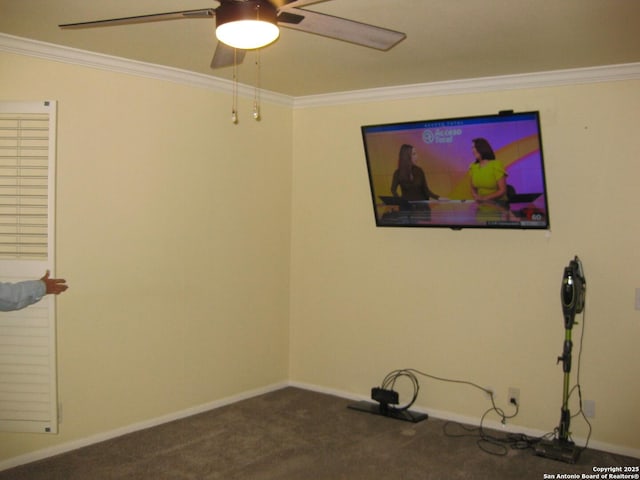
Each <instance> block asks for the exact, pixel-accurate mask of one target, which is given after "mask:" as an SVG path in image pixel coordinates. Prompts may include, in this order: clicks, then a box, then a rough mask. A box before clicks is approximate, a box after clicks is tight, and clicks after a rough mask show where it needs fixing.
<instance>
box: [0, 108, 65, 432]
mask: <svg viewBox="0 0 640 480" xmlns="http://www.w3.org/2000/svg"><path fill="white" fill-rule="evenodd" d="M55 133H56V104H55V102H51V101H47V102H0V281H2V282H16V281H21V280H33V279H37V278H40V277H41V276H42V275H43V274H44V272H45V271H46V270H51V271H52V273H53V265H54V258H53V252H54V245H53V239H54V236H53V234H52V232H53V212H54V198H55V192H54V188H53V187H54V185H55V182H54V175H53V172H54V171H55V152H56V148H55V145H56V144H55ZM55 330H56V329H55V301H54V299H53V298H51V296H46V297H45V298H43V299H42V300H41V301H40V302H38V303H36V304H35V305H31V306H29V307H27V308H25V309H22V310H19V311H15V312H0V430H3V431H15V432H47V433H57V431H58V406H57V384H56V350H55V347H56V341H55Z"/></svg>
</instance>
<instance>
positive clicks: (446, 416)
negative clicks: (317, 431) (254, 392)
mask: <svg viewBox="0 0 640 480" xmlns="http://www.w3.org/2000/svg"><path fill="white" fill-rule="evenodd" d="M289 386H292V387H296V388H302V389H304V390H310V391H313V392H318V393H325V394H327V395H333V396H336V397H341V398H346V399H348V400H354V401H362V400H369V401H370V400H371V397H370V396H369V395H368V394H367V395H355V394H353V393H350V392H344V391H341V390H335V389H331V388H326V387H322V386H319V385H313V384H309V383H302V382H289ZM411 410H412V411H415V412H418V413H426V414H427V415H429V416H430V417H433V418H437V419H439V420H447V421H450V422H458V423H462V424H465V425H479V424H480V418H479V417H470V416H465V415H459V414H457V413H453V412H447V411H444V410H434V409H428V408H421V407H418V406H416V407H415V408H414V407H412V408H411ZM483 426H485V427H486V428H490V429H493V430H500V431H503V432H505V433H522V434H524V435H527V436H529V437H534V438H535V437H542V436H543V435H545V434H547V433H549V431H548V430H547V431H544V430H538V429H534V428H528V427H522V426H520V425H516V424H512V423H507V424H505V425H503V424H502V423H501V422H497V421H492V420H486V421H485V422H484V423H483ZM573 440H574V441H575V443H576V445H579V446H584V445H585V443H586V438H582V437H573ZM589 448H592V449H594V450H601V451H603V452H609V453H614V454H616V455H625V456H627V457H633V458H640V450H637V449H633V448H629V447H624V446H621V445H613V444H610V443H605V442H599V441H597V440H593V439H590V440H589Z"/></svg>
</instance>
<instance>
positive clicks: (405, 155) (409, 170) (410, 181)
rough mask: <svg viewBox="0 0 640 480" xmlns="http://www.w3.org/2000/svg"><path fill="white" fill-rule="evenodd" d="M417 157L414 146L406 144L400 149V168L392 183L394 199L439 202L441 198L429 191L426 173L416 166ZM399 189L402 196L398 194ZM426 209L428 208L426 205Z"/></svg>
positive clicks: (394, 174)
mask: <svg viewBox="0 0 640 480" xmlns="http://www.w3.org/2000/svg"><path fill="white" fill-rule="evenodd" d="M417 157H418V152H416V149H415V148H414V147H413V146H412V145H407V144H404V145H402V146H401V147H400V153H399V155H398V168H397V169H396V171H395V172H393V180H392V182H391V193H392V194H393V196H394V197H400V198H402V199H403V200H406V201H407V202H415V201H424V200H429V199H431V198H433V199H435V200H438V199H439V198H440V196H439V195H436V194H435V193H433V192H432V191H431V190H430V189H429V185H428V184H427V177H426V176H425V174H424V171H423V170H422V168H420V167H419V166H418V165H416V159H417ZM398 187H399V188H400V194H398ZM424 207H426V208H428V206H427V205H426V204H424Z"/></svg>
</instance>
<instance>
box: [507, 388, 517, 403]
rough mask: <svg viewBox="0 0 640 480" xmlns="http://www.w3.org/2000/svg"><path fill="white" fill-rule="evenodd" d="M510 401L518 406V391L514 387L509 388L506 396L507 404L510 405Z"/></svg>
mask: <svg viewBox="0 0 640 480" xmlns="http://www.w3.org/2000/svg"><path fill="white" fill-rule="evenodd" d="M512 400H514V401H515V402H516V405H520V389H519V388H515V387H509V393H508V394H507V402H509V404H512Z"/></svg>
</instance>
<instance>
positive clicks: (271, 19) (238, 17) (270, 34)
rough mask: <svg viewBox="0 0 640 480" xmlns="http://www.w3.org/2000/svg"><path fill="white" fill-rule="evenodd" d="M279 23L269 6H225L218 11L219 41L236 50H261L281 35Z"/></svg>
mask: <svg viewBox="0 0 640 480" xmlns="http://www.w3.org/2000/svg"><path fill="white" fill-rule="evenodd" d="M276 21H277V13H276V9H275V7H273V5H271V4H270V3H269V2H264V1H262V0H256V1H252V0H248V1H245V2H230V3H222V5H220V6H219V7H218V8H217V10H216V37H217V38H218V40H220V41H221V42H222V43H225V44H227V45H229V46H230V47H233V48H240V49H243V50H253V49H256V48H262V47H264V46H266V45H269V44H270V43H272V42H274V41H275V40H276V39H277V38H278V36H279V35H280V29H279V28H278V26H277V25H276Z"/></svg>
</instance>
